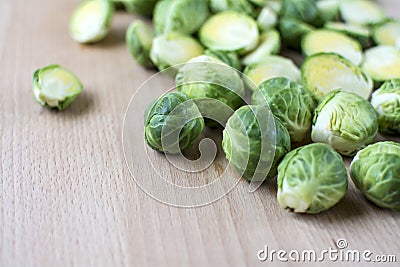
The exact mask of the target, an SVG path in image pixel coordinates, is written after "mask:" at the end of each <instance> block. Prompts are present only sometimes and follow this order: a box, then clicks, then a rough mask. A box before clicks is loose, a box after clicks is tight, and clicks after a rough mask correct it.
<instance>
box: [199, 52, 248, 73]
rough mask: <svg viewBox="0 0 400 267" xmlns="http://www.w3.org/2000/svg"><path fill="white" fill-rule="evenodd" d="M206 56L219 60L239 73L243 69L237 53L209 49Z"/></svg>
mask: <svg viewBox="0 0 400 267" xmlns="http://www.w3.org/2000/svg"><path fill="white" fill-rule="evenodd" d="M204 54H205V55H206V56H210V57H214V58H216V59H219V60H221V61H222V62H224V63H225V64H227V65H229V66H231V67H232V68H235V69H237V70H239V71H240V70H241V69H242V63H240V59H239V57H238V55H237V54H236V53H235V52H232V51H231V52H230V51H220V50H211V49H207V50H206V51H205V52H204Z"/></svg>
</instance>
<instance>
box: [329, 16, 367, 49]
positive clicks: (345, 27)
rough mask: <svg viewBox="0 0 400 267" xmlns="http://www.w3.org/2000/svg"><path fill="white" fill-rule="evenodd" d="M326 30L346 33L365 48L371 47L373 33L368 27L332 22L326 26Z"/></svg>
mask: <svg viewBox="0 0 400 267" xmlns="http://www.w3.org/2000/svg"><path fill="white" fill-rule="evenodd" d="M325 28H326V29H328V30H333V31H337V32H341V33H344V34H346V35H347V36H350V37H352V38H354V39H356V40H357V41H358V42H360V44H361V45H362V46H363V47H369V46H371V31H370V30H369V28H368V27H366V26H361V25H356V24H349V23H343V22H336V21H335V22H334V21H330V22H327V23H326V24H325Z"/></svg>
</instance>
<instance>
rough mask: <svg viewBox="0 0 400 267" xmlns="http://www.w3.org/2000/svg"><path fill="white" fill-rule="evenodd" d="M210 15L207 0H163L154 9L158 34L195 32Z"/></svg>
mask: <svg viewBox="0 0 400 267" xmlns="http://www.w3.org/2000/svg"><path fill="white" fill-rule="evenodd" d="M207 16H208V5H207V0H162V1H159V2H158V3H157V5H156V7H155V9H154V16H153V22H154V28H155V30H156V32H157V34H160V33H167V32H180V33H183V34H188V35H190V34H192V33H195V32H196V31H197V30H198V29H199V28H200V26H201V25H202V24H203V22H204V21H205V19H206V18H207Z"/></svg>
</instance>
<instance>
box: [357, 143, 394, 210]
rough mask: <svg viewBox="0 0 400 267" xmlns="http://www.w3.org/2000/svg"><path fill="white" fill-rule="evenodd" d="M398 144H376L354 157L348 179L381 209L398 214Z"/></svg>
mask: <svg viewBox="0 0 400 267" xmlns="http://www.w3.org/2000/svg"><path fill="white" fill-rule="evenodd" d="M399 173H400V144H398V143H394V142H379V143H376V144H373V145H369V146H367V147H366V148H364V149H363V150H361V151H360V152H358V153H357V155H356V156H355V157H354V159H353V161H352V162H351V165H350V176H351V178H352V180H353V182H354V184H355V185H356V187H357V188H358V189H360V190H361V192H362V193H363V194H364V196H365V197H366V198H367V199H369V200H370V201H372V202H373V203H375V204H376V205H378V206H380V207H382V208H388V209H393V210H396V211H400V175H399Z"/></svg>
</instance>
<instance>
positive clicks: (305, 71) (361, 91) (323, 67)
mask: <svg viewBox="0 0 400 267" xmlns="http://www.w3.org/2000/svg"><path fill="white" fill-rule="evenodd" d="M301 75H302V84H303V85H304V86H305V87H306V88H307V89H309V90H310V91H312V92H314V94H315V96H316V97H317V98H318V99H321V98H322V97H323V96H325V95H326V94H328V93H329V92H331V91H333V90H335V89H338V88H341V89H343V90H344V91H348V92H353V93H356V94H358V95H360V96H362V97H363V98H365V99H368V98H369V96H370V95H371V93H372V89H373V83H372V80H371V79H370V78H369V77H368V76H366V75H364V74H363V73H362V72H361V70H360V69H359V68H358V67H357V66H355V65H354V64H353V63H351V62H350V61H348V60H347V59H345V58H343V57H341V56H340V55H338V54H334V53H320V54H316V55H313V56H311V57H309V58H307V59H306V60H305V61H304V63H303V65H302V67H301Z"/></svg>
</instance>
